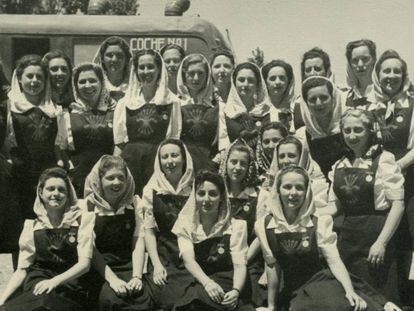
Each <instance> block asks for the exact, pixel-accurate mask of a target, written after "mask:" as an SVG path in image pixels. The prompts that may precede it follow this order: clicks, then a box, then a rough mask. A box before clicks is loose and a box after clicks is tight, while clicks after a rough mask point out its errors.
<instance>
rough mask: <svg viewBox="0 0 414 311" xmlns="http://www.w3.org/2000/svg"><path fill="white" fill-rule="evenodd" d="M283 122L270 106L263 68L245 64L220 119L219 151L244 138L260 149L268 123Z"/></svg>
mask: <svg viewBox="0 0 414 311" xmlns="http://www.w3.org/2000/svg"><path fill="white" fill-rule="evenodd" d="M278 120H279V114H278V111H277V110H276V108H275V107H274V106H272V104H271V103H270V101H269V99H268V95H267V91H266V85H265V82H264V80H263V78H262V75H261V72H260V69H259V68H258V67H257V66H256V65H255V64H253V63H248V62H246V63H241V64H238V65H237V66H236V68H235V69H234V71H233V75H232V84H231V89H230V93H229V96H228V99H227V102H226V105H225V107H224V114H223V116H222V117H221V119H220V141H219V149H220V150H223V149H225V148H226V147H227V146H228V145H229V144H230V143H231V142H233V141H234V140H236V139H237V138H243V139H244V140H245V141H246V142H247V143H248V145H249V146H250V147H251V148H252V149H253V150H256V144H257V139H258V136H259V131H260V129H261V128H262V126H264V125H265V124H267V123H269V122H273V121H278Z"/></svg>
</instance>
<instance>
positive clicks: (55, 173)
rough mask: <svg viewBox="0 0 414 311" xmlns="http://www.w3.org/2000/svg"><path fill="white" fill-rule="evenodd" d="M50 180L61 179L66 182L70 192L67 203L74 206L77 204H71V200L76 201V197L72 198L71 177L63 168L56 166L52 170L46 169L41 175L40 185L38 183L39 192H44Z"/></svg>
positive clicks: (67, 189)
mask: <svg viewBox="0 0 414 311" xmlns="http://www.w3.org/2000/svg"><path fill="white" fill-rule="evenodd" d="M50 178H60V179H62V180H63V181H64V182H65V185H66V191H67V192H68V201H67V203H66V204H69V205H73V204H74V203H75V202H70V200H72V201H76V197H71V195H72V193H71V188H72V187H71V185H70V180H69V176H68V174H67V172H66V171H65V170H64V169H63V168H61V167H57V166H56V167H51V168H47V169H45V170H44V171H43V172H42V173H41V174H40V177H39V183H38V190H43V188H44V186H45V184H46V182H47V181H48V180H49V179H50Z"/></svg>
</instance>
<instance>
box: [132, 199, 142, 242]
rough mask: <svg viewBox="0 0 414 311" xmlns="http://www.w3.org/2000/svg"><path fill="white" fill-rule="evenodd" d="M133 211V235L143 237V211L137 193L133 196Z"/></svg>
mask: <svg viewBox="0 0 414 311" xmlns="http://www.w3.org/2000/svg"><path fill="white" fill-rule="evenodd" d="M133 205H134V212H135V230H134V237H136V238H142V237H144V233H145V228H144V211H143V209H142V200H141V199H140V198H139V196H138V195H135V196H134V204H133Z"/></svg>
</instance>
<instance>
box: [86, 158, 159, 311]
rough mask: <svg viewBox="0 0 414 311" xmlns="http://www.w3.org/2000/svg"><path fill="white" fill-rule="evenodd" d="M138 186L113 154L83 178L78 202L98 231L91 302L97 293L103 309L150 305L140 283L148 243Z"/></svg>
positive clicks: (99, 162) (132, 308)
mask: <svg viewBox="0 0 414 311" xmlns="http://www.w3.org/2000/svg"><path fill="white" fill-rule="evenodd" d="M134 186H135V184H134V180H133V178H132V175H131V173H130V171H129V169H128V167H127V165H126V163H125V161H124V160H123V159H122V158H121V157H115V156H110V155H104V156H102V157H101V159H100V160H99V161H98V162H97V163H96V165H95V166H94V167H93V169H92V171H91V172H90V174H89V175H88V177H87V178H86V181H85V200H83V201H81V203H80V204H81V206H82V207H83V208H84V209H85V210H86V211H87V214H92V217H93V219H94V235H95V249H94V254H93V258H92V267H93V268H94V271H91V272H92V273H91V274H90V275H89V277H90V281H91V282H92V283H91V286H90V303H92V306H93V305H95V304H96V301H95V299H96V298H97V296H98V295H99V310H114V309H115V310H149V309H151V307H152V301H151V299H150V297H149V295H148V294H147V293H146V288H145V287H144V288H143V287H142V271H143V267H144V251H145V243H144V235H143V231H142V228H141V222H140V219H141V218H140V215H139V213H138V208H137V206H136V205H137V203H136V200H137V199H136V198H134ZM96 272H98V274H99V275H98V274H97V273H96Z"/></svg>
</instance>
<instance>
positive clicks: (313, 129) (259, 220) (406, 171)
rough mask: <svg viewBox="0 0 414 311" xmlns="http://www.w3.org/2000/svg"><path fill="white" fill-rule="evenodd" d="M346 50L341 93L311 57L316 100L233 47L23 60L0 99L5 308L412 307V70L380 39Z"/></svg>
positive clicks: (306, 74) (119, 48)
mask: <svg viewBox="0 0 414 311" xmlns="http://www.w3.org/2000/svg"><path fill="white" fill-rule="evenodd" d="M346 57H347V59H348V69H347V80H348V84H349V88H347V89H343V88H339V87H338V86H336V85H335V83H334V79H333V74H332V72H331V69H330V60H329V56H328V55H327V54H326V52H324V51H323V50H321V49H319V48H313V49H311V50H310V51H308V52H306V53H305V54H304V56H303V60H302V64H301V72H302V84H301V95H300V96H295V92H294V91H295V86H294V84H295V83H294V75H293V70H292V66H291V65H289V64H288V63H286V62H285V61H282V60H272V61H270V62H269V63H267V64H265V65H264V66H263V67H262V68H259V67H257V66H256V65H255V64H253V63H249V62H244V63H239V64H236V63H235V59H234V57H233V55H232V54H231V53H230V52H229V51H216V52H215V54H214V55H213V57H212V59H211V60H210V61H209V60H207V59H206V57H205V56H203V55H201V54H190V55H185V51H184V50H183V49H182V48H181V47H180V46H177V45H174V44H170V45H167V46H165V47H163V49H161V51H160V52H157V51H154V50H141V51H138V52H136V53H135V54H133V55H131V53H130V50H129V47H128V45H127V43H126V42H125V41H124V40H123V39H121V38H119V37H111V38H108V39H107V40H105V41H104V42H103V43H102V45H101V46H100V47H99V49H98V51H97V53H96V55H95V57H94V59H93V62H90V63H82V64H79V65H77V66H76V67H75V68H73V69H72V64H71V61H70V59H69V58H68V57H67V56H66V55H65V54H64V53H62V52H60V51H52V52H50V53H48V54H46V55H45V56H44V57H43V58H41V57H40V56H36V55H27V56H24V57H22V59H20V61H19V62H18V64H17V67H16V69H15V72H14V73H13V77H12V80H11V85H10V87H9V91H8V92H3V93H2V94H0V95H1V96H0V99H1V105H0V108H1V109H0V145H1V150H2V152H1V153H0V183H1V185H0V186H1V187H0V195H1V197H0V204H1V205H0V207H1V209H0V213H1V218H0V229H1V236H0V250H1V251H2V252H12V253H13V254H14V257H13V258H14V259H15V262H14V264H15V268H16V270H15V272H14V274H13V276H12V277H11V279H10V281H9V283H8V285H7V287H6V289H5V291H4V292H3V293H2V295H1V297H0V310H82V309H85V310H94V309H99V310H254V309H255V308H257V310H349V309H350V308H352V309H354V310H366V309H367V310H384V309H385V310H400V308H399V307H402V306H410V305H413V304H414V302H413V301H412V299H413V297H414V294H413V284H412V281H411V279H413V278H412V275H413V274H414V273H413V271H414V267H413V265H412V258H411V256H412V253H413V250H414V201H413V200H414V199H412V197H413V195H414V190H413V189H414V171H413V163H414V148H413V147H414V134H413V131H414V130H413V128H414V122H412V120H413V107H414V99H413V98H414V97H413V96H412V94H411V90H412V85H411V82H410V80H409V78H408V73H407V64H406V63H405V61H404V60H403V59H402V58H401V57H400V56H399V55H398V53H397V52H395V51H393V50H388V51H386V52H384V53H383V54H382V55H381V56H380V57H379V58H378V59H377V57H376V49H375V44H374V43H373V42H372V41H370V40H358V41H353V42H350V43H349V44H348V45H347V48H346ZM5 89H6V88H5V87H4V86H1V87H0V90H1V91H3V90H5ZM16 190H17V191H16ZM19 235H20V240H19V243H17V239H18V236H19ZM17 258H18V259H17ZM410 299H411V300H410Z"/></svg>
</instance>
